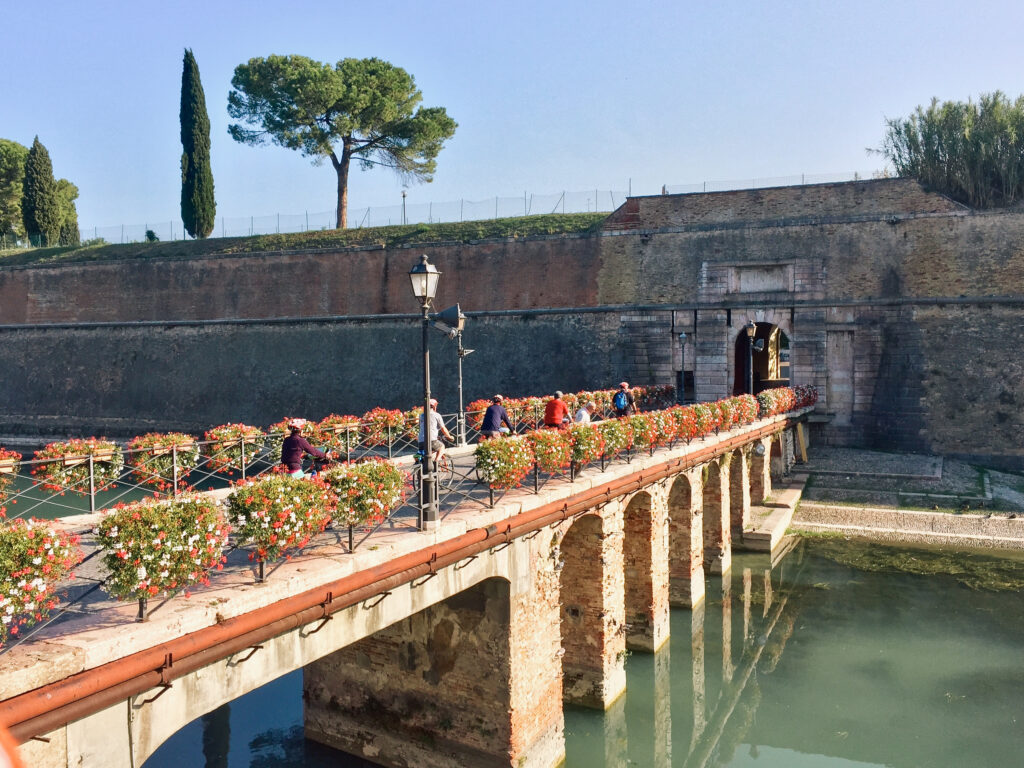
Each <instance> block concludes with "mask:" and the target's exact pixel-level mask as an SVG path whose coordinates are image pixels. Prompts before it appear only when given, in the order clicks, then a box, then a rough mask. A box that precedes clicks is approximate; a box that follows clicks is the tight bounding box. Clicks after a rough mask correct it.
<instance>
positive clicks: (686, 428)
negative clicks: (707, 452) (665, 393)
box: [672, 405, 697, 442]
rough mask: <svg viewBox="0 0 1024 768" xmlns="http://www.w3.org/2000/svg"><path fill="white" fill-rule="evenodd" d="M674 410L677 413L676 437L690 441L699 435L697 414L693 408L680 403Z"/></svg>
mask: <svg viewBox="0 0 1024 768" xmlns="http://www.w3.org/2000/svg"><path fill="white" fill-rule="evenodd" d="M672 411H673V412H674V414H675V422H676V437H677V438H680V439H682V440H685V441H686V442H690V441H691V440H692V439H693V438H695V437H696V436H697V416H696V414H695V413H694V412H693V408H691V407H687V406H682V405H680V406H676V407H675V408H673V409H672Z"/></svg>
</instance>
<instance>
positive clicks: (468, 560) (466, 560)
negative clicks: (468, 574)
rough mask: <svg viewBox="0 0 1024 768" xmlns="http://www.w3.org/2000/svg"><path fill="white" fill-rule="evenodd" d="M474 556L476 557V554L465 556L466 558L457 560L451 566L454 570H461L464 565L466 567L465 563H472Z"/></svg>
mask: <svg viewBox="0 0 1024 768" xmlns="http://www.w3.org/2000/svg"><path fill="white" fill-rule="evenodd" d="M476 557H477V556H476V555H470V556H469V557H467V558H464V559H462V560H460V561H459V562H457V563H456V564H455V565H454V566H453V567H452V570H455V571H461V570H462V569H463V568H465V567H466V566H467V565H469V564H470V563H472V562H473V561H474V560H476Z"/></svg>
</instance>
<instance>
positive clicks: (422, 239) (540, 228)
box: [0, 213, 607, 266]
mask: <svg viewBox="0 0 1024 768" xmlns="http://www.w3.org/2000/svg"><path fill="white" fill-rule="evenodd" d="M606 218H607V214H604V213H568V214H549V215H543V216H520V217H517V218H507V219H483V220H481V221H465V222H448V223H438V224H408V225H394V226H388V227H366V228H364V229H344V230H340V229H332V230H326V231H317V232H290V233H283V234H275V235H255V236H253V237H215V238H211V239H208V240H199V241H197V240H184V241H183V240H168V241H166V242H160V243H155V244H149V243H125V244H123V245H122V244H118V243H115V244H111V243H107V242H105V241H103V239H102V238H96V239H93V240H89V241H87V242H85V243H83V244H82V246H81V247H80V248H78V249H68V248H39V249H35V250H24V249H22V250H17V251H13V252H9V253H0V266H21V265H26V264H54V263H58V262H65V261H66V262H82V261H103V260H107V259H153V258H160V257H180V256H188V257H199V256H216V255H218V254H235V253H265V252H280V251H294V250H343V249H346V248H361V247H366V246H377V247H380V246H384V247H388V248H391V247H395V246H403V245H415V244H420V243H470V242H475V241H477V240H489V239H494V238H499V239H500V238H515V237H532V236H537V235H558V234H563V233H585V232H597V231H599V230H600V229H601V224H602V223H603V222H604V220H605V219H606ZM98 246H102V247H98Z"/></svg>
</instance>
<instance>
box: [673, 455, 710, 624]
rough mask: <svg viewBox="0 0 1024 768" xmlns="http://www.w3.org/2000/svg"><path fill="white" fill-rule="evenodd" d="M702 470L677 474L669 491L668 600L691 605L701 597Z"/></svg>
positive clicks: (674, 603)
mask: <svg viewBox="0 0 1024 768" xmlns="http://www.w3.org/2000/svg"><path fill="white" fill-rule="evenodd" d="M702 499H703V492H702V472H701V470H700V469H699V468H698V469H691V470H688V471H687V472H685V473H683V474H680V475H676V476H675V478H673V480H672V486H671V487H670V488H669V492H668V505H667V506H668V509H667V512H668V519H669V523H668V529H669V544H668V546H669V600H670V602H671V604H672V605H673V606H679V607H682V608H693V607H694V606H697V605H700V604H701V602H702V601H703V600H704V528H703V523H702V518H701V505H702Z"/></svg>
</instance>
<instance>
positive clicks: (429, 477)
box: [409, 254, 441, 529]
mask: <svg viewBox="0 0 1024 768" xmlns="http://www.w3.org/2000/svg"><path fill="white" fill-rule="evenodd" d="M440 277H441V273H440V272H438V271H437V267H435V266H434V265H433V264H431V263H430V262H429V261H427V256H426V254H424V255H423V256H421V257H420V263H419V264H416V265H414V266H413V268H412V269H410V270H409V279H410V280H411V281H412V295H413V296H415V297H416V300H417V301H419V302H420V308H421V309H422V310H423V438H424V448H423V469H422V482H421V483H420V488H421V491H420V492H421V496H420V528H428V529H430V528H436V527H437V516H438V515H437V486H436V485H435V480H436V477H435V474H434V454H433V451H432V450H431V445H430V443H431V440H430V421H431V413H430V344H429V340H428V338H427V333H428V331H429V329H430V302H431V301H432V300H433V299H434V295H435V294H436V293H437V281H438V279H440Z"/></svg>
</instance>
